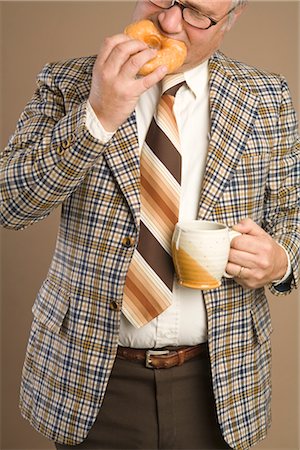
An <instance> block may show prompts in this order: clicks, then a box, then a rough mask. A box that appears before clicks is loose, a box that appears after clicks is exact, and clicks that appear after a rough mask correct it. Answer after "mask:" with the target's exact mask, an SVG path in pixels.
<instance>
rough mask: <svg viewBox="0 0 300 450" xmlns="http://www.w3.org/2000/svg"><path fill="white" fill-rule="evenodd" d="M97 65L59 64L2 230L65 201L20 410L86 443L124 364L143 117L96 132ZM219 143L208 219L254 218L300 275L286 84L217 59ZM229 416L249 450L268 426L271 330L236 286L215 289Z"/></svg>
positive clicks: (5, 177)
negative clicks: (119, 355)
mask: <svg viewBox="0 0 300 450" xmlns="http://www.w3.org/2000/svg"><path fill="white" fill-rule="evenodd" d="M94 62H95V58H94V57H90V58H81V59H75V60H69V61H67V62H64V63H55V64H48V65H46V67H45V68H44V69H43V70H42V72H41V73H40V75H39V77H38V80H37V90H36V92H35V94H34V96H33V98H32V100H31V101H30V102H29V104H28V105H27V107H26V109H25V110H24V112H23V113H22V115H21V117H20V119H19V122H18V125H17V128H16V131H15V133H14V135H13V136H12V137H11V139H10V141H9V144H8V146H7V148H6V149H5V150H4V152H3V154H2V167H1V223H2V225H3V226H5V227H8V228H12V229H23V228H25V227H26V226H28V225H30V224H33V223H34V222H37V221H38V220H41V219H43V218H44V217H46V216H47V215H48V214H49V213H50V212H51V211H52V210H53V209H54V208H56V207H57V206H59V205H61V206H62V209H61V222H60V228H59V233H58V238H57V245H56V249H55V253H54V256H53V260H52V263H51V266H50V268H49V272H48V275H47V277H46V279H45V281H44V283H43V285H42V287H41V289H40V291H39V293H38V296H37V298H36V301H35V303H34V306H33V323H32V328H31V333H30V338H29V343H28V348H27V353H26V359H25V363H24V369H23V376H22V384H21V394H20V407H21V411H22V414H23V416H24V417H25V418H27V419H29V420H30V422H31V424H32V425H33V426H34V427H35V428H36V429H37V430H39V431H40V432H41V433H43V434H44V435H45V436H47V437H49V438H50V439H53V440H54V441H57V442H60V443H65V444H70V445H72V444H76V443H80V442H81V441H82V440H83V439H84V438H85V437H86V435H87V433H88V431H89V429H90V428H91V426H92V425H93V422H94V421H95V419H96V416H97V413H98V411H99V408H100V407H101V403H102V401H103V397H104V394H105V389H106V385H107V382H108V379H109V375H110V372H111V369H112V366H113V362H114V359H115V356H116V349H117V345H118V332H119V321H120V314H121V305H122V296H123V287H124V282H125V278H126V273H127V270H128V267H129V264H130V261H131V257H132V254H133V251H134V247H129V248H128V247H127V246H126V245H125V241H124V238H126V237H128V236H130V237H131V238H132V239H134V241H135V242H137V240H138V234H139V218H140V217H139V214H140V198H139V153H138V142H137V128H136V120H135V114H132V115H131V117H130V118H129V119H128V120H127V121H126V122H125V123H124V124H123V125H122V126H121V127H120V128H119V129H118V131H117V132H116V133H115V134H114V136H113V137H112V139H111V140H110V141H109V142H108V143H107V144H105V145H102V144H101V143H100V142H99V141H97V140H96V139H94V138H93V137H92V136H91V135H90V134H89V132H88V130H87V128H86V127H85V118H86V100H87V97H88V95H89V90H90V84H91V74H92V68H93V65H94ZM209 70H210V113H211V130H210V131H211V136H210V144H209V150H208V157H207V165H206V173H205V179H204V183H203V188H202V194H201V202H200V208H199V219H209V220H217V221H221V222H225V223H226V224H228V225H229V226H231V225H233V224H235V223H236V222H238V221H239V220H240V219H242V218H245V217H251V218H252V219H253V220H254V221H255V222H257V223H258V224H259V225H261V226H262V227H263V228H264V229H265V230H266V231H267V232H268V233H270V234H271V235H272V236H273V237H275V238H276V239H277V240H278V242H280V243H281V244H282V245H283V246H284V247H285V248H286V250H287V251H288V253H289V256H290V260H291V264H292V269H293V277H292V280H290V282H289V283H286V284H285V285H281V286H280V287H279V288H278V289H277V290H275V288H274V287H271V290H272V291H273V293H275V294H278V295H279V294H283V293H288V292H290V290H291V289H292V288H294V287H296V286H297V283H298V279H299V243H300V236H299V187H300V177H299V175H300V168H299V141H298V137H297V124H296V117H295V112H294V110H293V107H292V104H291V100H290V95H289V91H288V88H287V85H286V82H285V80H284V79H283V78H282V77H280V76H277V75H273V74H267V73H264V72H262V71H258V70H256V69H254V68H251V67H248V66H246V65H243V64H241V63H239V62H236V61H233V60H230V59H228V58H226V57H225V56H224V55H222V54H221V53H219V52H217V53H216V54H215V55H213V57H212V58H211V59H210V62H209ZM204 299H205V303H206V309H207V317H208V340H209V350H210V358H211V369H212V375H213V388H214V394H215V399H216V405H217V412H218V419H219V423H220V427H221V430H222V433H223V435H224V438H225V440H226V441H227V442H228V443H229V445H230V446H231V447H233V448H236V449H246V448H249V447H250V446H252V445H253V444H254V443H256V442H257V441H259V440H260V439H262V438H264V436H265V435H266V430H267V428H268V427H269V425H270V399H271V384H270V357H271V354H270V353H271V350H270V333H271V331H272V326H271V320H270V313H269V308H268V303H267V300H266V297H265V293H264V289H257V290H250V289H243V288H242V287H241V286H239V285H238V284H237V283H235V281H234V280H232V279H225V280H224V281H223V284H222V286H221V287H219V288H217V289H214V290H212V291H209V292H207V293H205V296H204Z"/></svg>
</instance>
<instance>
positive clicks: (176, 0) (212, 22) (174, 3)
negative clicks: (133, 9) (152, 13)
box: [148, 0, 236, 30]
mask: <svg viewBox="0 0 300 450" xmlns="http://www.w3.org/2000/svg"><path fill="white" fill-rule="evenodd" d="M148 1H149V2H150V3H151V4H152V5H153V6H156V7H157V8H160V9H163V10H168V9H171V8H173V6H179V8H180V9H181V14H182V18H183V20H184V21H185V22H186V20H185V18H184V16H183V11H184V10H185V9H191V10H192V11H195V12H197V13H198V14H200V16H203V17H206V18H207V19H209V20H210V24H209V25H208V27H206V28H201V27H197V26H196V25H192V24H191V23H189V22H186V23H187V24H188V25H190V26H191V27H194V28H197V29H198V30H208V29H209V28H211V27H214V26H215V25H217V24H218V23H219V22H221V20H223V19H224V18H225V17H226V16H228V15H229V14H230V13H231V12H232V11H234V10H235V9H236V6H234V7H233V8H231V9H230V10H229V11H228V12H227V13H226V14H224V16H222V17H221V18H220V19H218V20H215V19H213V18H212V17H209V16H207V15H206V14H202V13H201V12H200V11H199V10H198V9H197V8H192V7H191V6H186V5H185V4H184V3H182V2H181V1H180V0H172V3H171V5H170V6H168V7H167V8H164V7H163V6H158V5H156V4H155V3H154V2H153V1H152V0H148Z"/></svg>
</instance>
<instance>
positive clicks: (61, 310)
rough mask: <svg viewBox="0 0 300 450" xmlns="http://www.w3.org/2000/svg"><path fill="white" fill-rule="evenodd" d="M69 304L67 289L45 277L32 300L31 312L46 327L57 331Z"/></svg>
mask: <svg viewBox="0 0 300 450" xmlns="http://www.w3.org/2000/svg"><path fill="white" fill-rule="evenodd" d="M69 305H70V293H69V291H67V290H66V289H63V288H61V287H60V286H58V285H57V284H56V283H54V282H53V281H51V280H49V279H46V280H45V281H44V283H43V284H42V287H41V289H40V291H39V293H38V295H37V298H36V300H35V302H34V305H33V307H32V313H33V315H34V317H35V318H36V319H37V320H38V321H39V322H40V323H42V324H43V325H44V326H45V327H46V328H48V329H49V330H51V331H53V332H54V333H59V331H60V329H61V326H62V323H63V320H64V318H65V316H66V314H67V312H68V309H69Z"/></svg>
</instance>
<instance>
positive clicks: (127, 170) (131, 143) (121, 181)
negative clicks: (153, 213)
mask: <svg viewBox="0 0 300 450" xmlns="http://www.w3.org/2000/svg"><path fill="white" fill-rule="evenodd" d="M94 62H95V58H91V60H90V62H89V64H88V65H87V67H86V71H85V73H84V74H83V78H82V82H81V83H78V85H77V86H76V92H77V96H78V99H79V101H80V102H83V101H85V100H87V99H88V96H89V92H90V89H91V80H92V69H93V65H94ZM103 156H104V158H105V160H106V162H107V165H108V167H109V168H110V170H111V172H112V174H113V176H114V178H115V180H116V183H117V184H118V185H119V187H120V190H121V192H122V193H123V195H124V197H125V199H126V201H127V203H128V205H129V208H130V210H131V213H132V215H133V218H134V221H135V224H136V226H137V228H138V227H139V220H140V157H139V148H138V134H137V125H136V117H135V113H133V114H132V115H131V117H129V119H128V120H127V121H126V122H125V123H124V124H123V125H122V126H121V127H120V128H119V129H118V130H117V131H116V133H115V134H114V136H113V137H112V139H111V141H110V142H109V144H108V145H107V147H106V149H105V151H104V153H103Z"/></svg>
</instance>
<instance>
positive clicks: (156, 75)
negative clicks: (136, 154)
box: [89, 20, 186, 131]
mask: <svg viewBox="0 0 300 450" xmlns="http://www.w3.org/2000/svg"><path fill="white" fill-rule="evenodd" d="M185 57H186V46H185V44H184V43H183V42H180V41H176V40H174V39H169V38H166V37H165V36H163V35H161V34H160V33H159V31H158V30H157V29H156V28H155V26H154V24H153V23H152V22H151V21H150V20H142V21H140V22H136V23H134V24H131V25H129V26H128V27H127V28H126V30H125V34H119V35H115V36H112V37H109V38H106V39H105V41H104V44H103V46H102V48H101V50H100V52H99V54H98V57H97V60H96V62H95V65H94V69H93V78H92V86H91V91H90V95H89V101H90V103H91V106H92V108H93V109H94V111H95V113H96V115H97V117H98V119H99V120H100V122H101V124H102V126H103V127H104V128H105V129H106V130H107V131H115V130H116V129H117V128H118V127H119V126H120V125H122V123H124V122H125V120H126V119H127V118H128V117H129V116H130V114H131V113H132V112H133V111H134V109H135V107H136V104H137V102H138V99H139V97H140V96H141V95H142V94H143V93H144V92H145V91H146V90H147V89H149V88H150V87H152V86H153V85H154V84H156V83H158V82H159V81H160V80H161V79H162V78H164V76H165V75H166V74H167V73H171V72H173V71H175V70H176V69H177V68H178V67H180V66H181V65H182V64H183V62H184V60H185ZM137 75H143V76H141V77H138V76H137Z"/></svg>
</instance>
